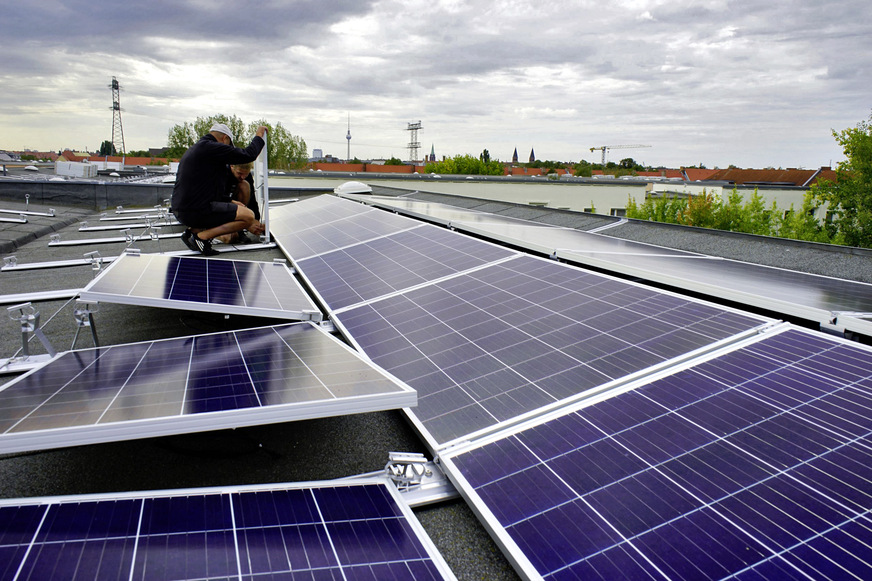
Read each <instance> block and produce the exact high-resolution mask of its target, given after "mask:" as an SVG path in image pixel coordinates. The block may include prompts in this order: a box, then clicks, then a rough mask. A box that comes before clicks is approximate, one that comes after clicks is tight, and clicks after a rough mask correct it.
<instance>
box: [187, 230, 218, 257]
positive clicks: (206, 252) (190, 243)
mask: <svg viewBox="0 0 872 581" xmlns="http://www.w3.org/2000/svg"><path fill="white" fill-rule="evenodd" d="M182 242H184V243H185V246H187V247H188V248H190V249H191V250H193V251H194V252H199V253H200V254H202V255H203V256H215V255H216V254H219V252H218V251H217V250H215V249H214V248H212V241H211V240H202V239H201V238H200V237H199V236H197V234H196V233H195V232H191V229H190V228H188V229H187V230H185V231H184V232H183V233H182Z"/></svg>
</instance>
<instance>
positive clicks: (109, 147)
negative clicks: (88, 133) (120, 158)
mask: <svg viewBox="0 0 872 581" xmlns="http://www.w3.org/2000/svg"><path fill="white" fill-rule="evenodd" d="M98 153H99V154H100V155H115V144H114V143H112V142H111V141H109V140H108V139H107V140H106V141H104V142H103V143H101V144H100V149H99V151H98Z"/></svg>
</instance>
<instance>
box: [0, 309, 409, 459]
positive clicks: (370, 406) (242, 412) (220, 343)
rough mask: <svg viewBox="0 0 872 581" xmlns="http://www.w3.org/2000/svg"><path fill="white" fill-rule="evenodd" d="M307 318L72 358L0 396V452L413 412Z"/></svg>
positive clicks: (388, 384)
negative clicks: (405, 410)
mask: <svg viewBox="0 0 872 581" xmlns="http://www.w3.org/2000/svg"><path fill="white" fill-rule="evenodd" d="M415 400H416V398H415V393H414V391H412V390H410V389H409V388H408V387H406V386H405V385H402V384H400V383H397V382H395V381H393V380H392V379H390V378H388V377H386V376H385V375H384V374H383V373H382V372H381V371H379V370H377V369H375V368H373V367H372V366H371V365H370V364H368V363H366V362H364V361H363V360H361V359H360V357H358V356H357V355H356V354H355V353H354V352H353V351H351V350H350V349H348V348H347V347H345V346H344V345H342V344H340V343H339V342H338V341H337V340H336V339H334V338H332V337H330V336H329V335H327V334H326V333H325V332H323V331H321V330H319V329H318V328H316V327H314V326H312V325H311V324H309V323H300V324H290V325H283V326H278V327H265V328H259V329H249V330H241V331H234V332H227V333H216V334H210V335H199V336H194V337H184V338H179V339H167V340H163V341H154V342H146V343H134V344H129V345H118V346H111V347H101V348H97V349H88V350H81V351H70V352H67V353H63V354H61V355H59V356H58V357H57V358H56V359H55V360H53V361H51V362H49V363H48V364H46V365H45V366H43V367H40V368H38V369H35V370H33V371H32V372H30V373H28V374H26V375H24V376H22V377H20V378H18V379H16V380H13V381H12V382H10V383H9V384H7V385H6V386H5V387H4V388H3V389H2V390H0V452H9V451H14V450H22V449H40V448H53V447H63V446H70V445H75V444H81V443H89V442H100V441H113V440H122V439H133V438H139V437H146V436H154V435H164V434H174V433H184V432H192V431H204V430H210V429H219V428H226V427H237V426H243V425H254V424H262V423H269V422H281V421H291V420H294V419H301V418H307V417H323V416H330V415H338V414H342V413H352V412H361V411H372V410H376V409H394V408H399V407H406V406H410V405H412V406H413V405H415Z"/></svg>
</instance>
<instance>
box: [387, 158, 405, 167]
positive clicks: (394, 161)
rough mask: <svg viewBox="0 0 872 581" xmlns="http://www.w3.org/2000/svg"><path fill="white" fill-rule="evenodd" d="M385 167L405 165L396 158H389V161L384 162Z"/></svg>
mask: <svg viewBox="0 0 872 581" xmlns="http://www.w3.org/2000/svg"><path fill="white" fill-rule="evenodd" d="M385 165H406V164H405V163H403V160H401V159H400V158H398V157H391V158H390V159H388V160H386V161H385Z"/></svg>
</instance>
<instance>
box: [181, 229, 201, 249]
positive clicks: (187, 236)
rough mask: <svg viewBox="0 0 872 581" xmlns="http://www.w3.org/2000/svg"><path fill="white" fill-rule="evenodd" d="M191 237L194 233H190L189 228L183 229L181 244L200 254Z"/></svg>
mask: <svg viewBox="0 0 872 581" xmlns="http://www.w3.org/2000/svg"><path fill="white" fill-rule="evenodd" d="M193 235H194V233H193V232H191V229H190V228H185V231H184V232H182V242H184V244H185V246H187V247H188V248H190V249H191V250H193V251H194V252H200V249H199V248H198V247H197V246H196V245H195V244H194V242H193V241H192V240H191V237H192V236H193Z"/></svg>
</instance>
